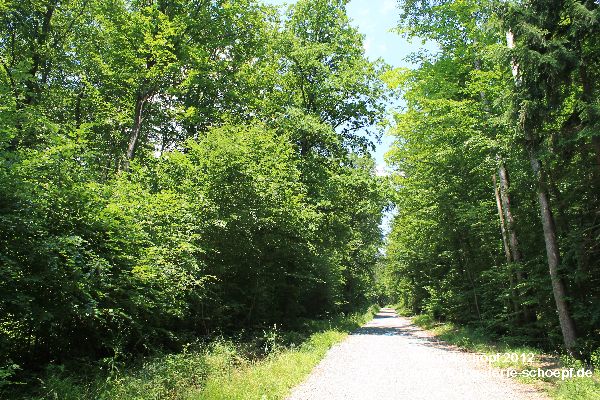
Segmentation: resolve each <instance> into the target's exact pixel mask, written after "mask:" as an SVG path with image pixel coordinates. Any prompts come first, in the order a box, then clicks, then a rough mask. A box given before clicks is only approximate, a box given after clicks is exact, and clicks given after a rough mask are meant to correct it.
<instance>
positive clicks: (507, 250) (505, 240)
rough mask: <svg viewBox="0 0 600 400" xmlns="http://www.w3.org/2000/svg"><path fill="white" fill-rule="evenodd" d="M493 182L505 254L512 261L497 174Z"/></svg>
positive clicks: (493, 176)
mask: <svg viewBox="0 0 600 400" xmlns="http://www.w3.org/2000/svg"><path fill="white" fill-rule="evenodd" d="M492 182H493V183H494V194H495V195H496V206H497V207H498V217H499V218H500V231H501V232H502V243H503V244H504V254H505V255H506V262H507V263H511V262H512V255H511V253H510V247H509V245H508V236H507V234H506V223H505V222H504V212H503V211H502V202H501V201H500V193H499V191H498V183H497V182H496V175H492Z"/></svg>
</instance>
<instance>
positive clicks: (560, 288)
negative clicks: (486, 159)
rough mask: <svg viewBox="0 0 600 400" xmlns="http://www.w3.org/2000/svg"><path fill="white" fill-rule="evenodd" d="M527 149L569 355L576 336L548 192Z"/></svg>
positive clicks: (553, 290) (530, 148)
mask: <svg viewBox="0 0 600 400" xmlns="http://www.w3.org/2000/svg"><path fill="white" fill-rule="evenodd" d="M528 147H529V148H528V150H529V160H530V163H531V168H532V170H533V173H534V175H535V179H536V184H537V191H538V200H539V203H540V211H541V218H542V226H543V228H544V241H545V242H546V255H547V257H548V267H549V270H550V280H551V281H552V292H553V294H554V301H555V303H556V310H557V312H558V321H559V322H560V328H561V331H562V335H563V340H564V343H565V347H566V349H567V351H569V353H573V350H574V347H575V341H576V339H577V336H576V333H575V323H574V322H573V319H572V318H571V314H570V313H569V308H568V307H567V301H566V299H565V296H566V290H565V284H564V282H563V280H562V278H561V277H560V274H559V268H560V252H559V248H558V241H557V239H556V227H555V225H554V217H553V215H552V209H551V208H550V200H549V197H548V190H547V189H546V184H545V179H544V174H543V171H542V165H541V162H540V160H539V159H538V158H537V157H536V153H535V151H534V150H535V149H534V148H533V146H532V145H531V144H530V145H528Z"/></svg>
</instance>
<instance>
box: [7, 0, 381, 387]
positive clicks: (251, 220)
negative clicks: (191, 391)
mask: <svg viewBox="0 0 600 400" xmlns="http://www.w3.org/2000/svg"><path fill="white" fill-rule="evenodd" d="M346 3H347V1H345V0H301V1H299V2H297V4H296V5H294V6H292V7H290V8H289V10H288V11H287V12H286V13H285V14H280V13H279V12H278V11H277V10H276V9H273V8H270V7H267V6H264V5H261V4H260V3H259V2H255V1H253V0H239V1H238V0H236V1H221V0H218V1H204V0H199V1H188V0H177V1H161V0H157V1H137V0H131V1H130V0H110V1H104V0H102V1H99V0H98V1H96V0H91V1H89V0H83V1H78V0H74V1H68V2H62V1H57V0H28V1H11V0H9V1H2V2H0V67H1V68H0V121H1V122H0V163H1V168H0V265H1V267H0V356H1V358H0V386H2V385H4V384H6V383H7V381H8V380H10V379H11V378H10V376H11V375H12V374H14V373H15V371H17V369H19V368H20V369H22V370H24V371H28V370H33V369H38V368H41V367H43V366H44V365H45V364H47V363H49V362H52V363H59V364H60V363H63V362H66V361H68V360H71V359H75V358H79V359H87V360H94V359H98V358H101V357H107V356H114V355H115V354H123V353H125V354H131V353H140V352H141V353H145V352H148V351H150V350H151V349H153V348H157V347H163V348H165V347H166V348H177V347H178V346H179V345H181V344H182V343H186V342H188V341H190V340H193V339H195V338H198V337H201V336H204V335H211V334H214V333H217V332H234V331H240V330H241V329H256V328H258V327H264V326H267V325H270V324H274V323H277V324H284V325H293V324H297V323H298V321H301V319H302V318H308V317H317V316H323V315H326V314H328V313H332V312H339V311H349V310H351V309H353V308H354V307H356V306H358V305H363V304H365V303H366V302H368V301H370V300H371V298H372V296H373V295H374V294H373V293H372V289H371V287H372V281H373V266H374V263H375V262H376V260H377V255H378V253H379V248H380V246H381V233H380V230H379V222H380V218H381V213H382V210H383V209H384V208H385V207H386V199H385V196H384V193H385V191H384V190H383V181H382V180H381V179H380V178H378V177H376V176H375V173H374V163H373V160H372V159H371V156H370V155H369V153H368V151H367V150H368V148H369V147H370V146H371V140H372V139H373V137H376V134H377V132H371V134H373V135H375V136H373V135H371V136H367V135H366V134H365V133H364V130H362V129H363V128H365V127H367V126H370V127H373V126H375V125H376V124H377V122H378V121H380V120H381V119H382V117H383V110H384V100H385V96H386V89H385V88H384V85H383V84H382V82H381V81H380V80H379V75H380V74H381V72H382V71H383V69H384V66H383V65H382V64H381V63H373V62H370V61H368V60H367V59H366V58H365V56H364V54H363V46H362V36H361V35H360V34H359V33H358V32H357V30H356V29H355V28H354V27H352V26H351V25H350V23H349V20H348V18H347V16H346V14H345V5H346ZM360 132H363V133H360Z"/></svg>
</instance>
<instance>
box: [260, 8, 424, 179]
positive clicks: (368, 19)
mask: <svg viewBox="0 0 600 400" xmlns="http://www.w3.org/2000/svg"><path fill="white" fill-rule="evenodd" d="M263 1H264V2H265V3H267V4H273V5H283V4H292V3H295V1H293V0H292V1H289V0H288V1H283V0H263ZM397 7H398V0H351V1H350V3H349V4H348V15H349V16H350V18H351V19H352V20H353V25H354V26H356V27H357V28H358V30H359V31H360V32H361V33H362V34H364V35H365V41H364V46H365V54H366V55H367V57H369V58H370V59H372V60H375V59H377V58H380V57H381V58H382V59H383V60H384V61H385V62H386V63H388V64H390V65H392V66H393V67H409V66H410V64H409V63H407V62H406V61H405V60H404V59H405V58H406V56H407V55H408V54H410V53H411V52H414V51H415V50H417V49H418V48H419V45H420V42H417V43H409V42H408V41H407V40H406V39H404V38H402V37H401V36H400V35H398V34H396V33H392V32H390V30H391V29H392V28H394V27H396V25H397V24H398V15H399V10H398V8H397ZM391 142H392V139H391V138H390V137H389V136H387V135H384V137H383V138H382V143H381V144H379V145H378V146H377V149H376V151H375V153H374V157H375V160H376V162H377V168H378V171H380V172H382V171H383V167H384V165H385V163H384V161H383V155H384V154H385V153H386V152H387V150H388V149H389V147H390V144H391Z"/></svg>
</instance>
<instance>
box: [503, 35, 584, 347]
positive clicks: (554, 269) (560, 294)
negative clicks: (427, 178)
mask: <svg viewBox="0 0 600 400" xmlns="http://www.w3.org/2000/svg"><path fill="white" fill-rule="evenodd" d="M506 43H507V46H508V47H509V48H511V49H512V48H514V46H515V42H514V34H513V32H512V31H511V30H510V29H509V30H508V32H507V33H506ZM511 69H512V73H513V77H514V80H515V85H516V86H519V85H521V79H520V73H519V64H518V63H517V62H516V61H515V60H514V59H513V61H512V65H511ZM520 129H521V131H522V132H523V134H524V136H525V147H526V150H527V152H528V154H529V161H530V163H531V169H532V170H533V174H534V176H535V181H536V186H537V192H538V201H539V204H540V214H541V219H542V227H543V230H544V242H545V243H546V256H547V259H548V268H549V270H550V280H551V282H552V293H553V295H554V301H555V303H556V310H557V313H558V321H559V323H560V329H561V332H562V336H563V341H564V344H565V348H566V349H567V351H568V352H569V353H570V354H573V352H574V348H575V341H576V339H577V336H576V333H575V323H574V322H573V319H572V318H571V314H570V313H569V308H568V307H567V301H566V299H565V294H566V290H565V285H564V282H563V281H562V279H561V277H560V275H559V267H560V252H559V248H558V241H557V239H556V227H555V225H554V217H553V215H552V209H551V208H550V200H549V196H548V189H547V187H546V184H545V179H544V174H543V171H542V163H541V161H540V160H539V158H538V157H537V155H538V152H539V149H538V147H539V145H538V141H537V140H536V137H535V133H534V132H532V131H531V129H530V128H529V127H527V126H526V124H522V126H521V127H520Z"/></svg>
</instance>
